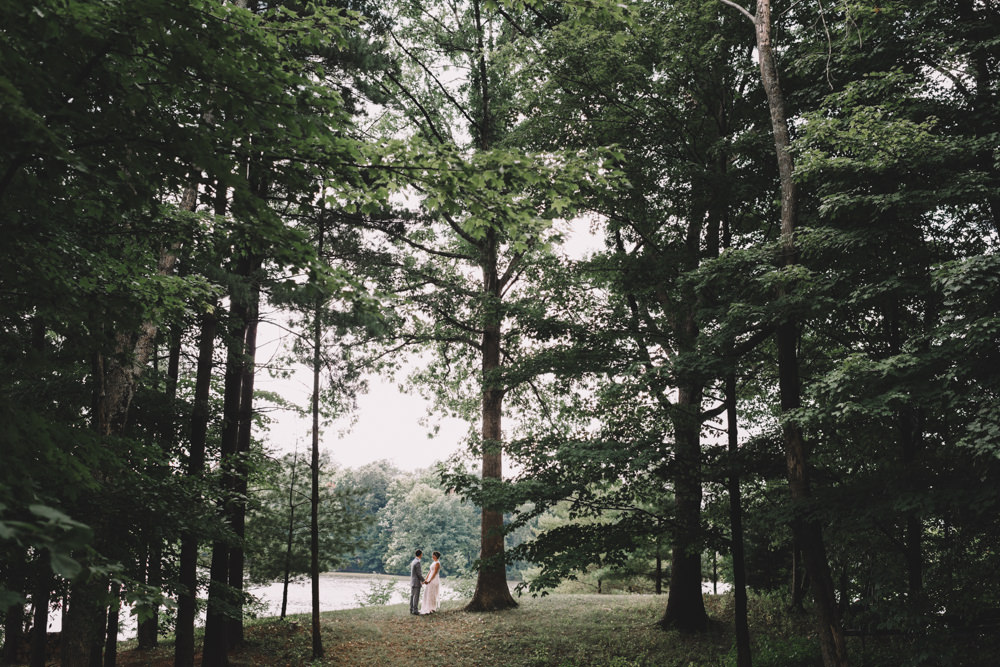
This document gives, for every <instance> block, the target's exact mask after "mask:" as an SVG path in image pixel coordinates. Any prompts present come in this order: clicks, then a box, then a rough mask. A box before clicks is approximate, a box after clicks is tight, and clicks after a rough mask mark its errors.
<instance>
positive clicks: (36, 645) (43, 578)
mask: <svg viewBox="0 0 1000 667" xmlns="http://www.w3.org/2000/svg"><path fill="white" fill-rule="evenodd" d="M36 570H37V575H36V579H35V587H34V591H33V592H32V594H31V602H32V604H33V605H34V607H35V613H34V617H33V619H32V626H33V627H32V629H31V660H30V663H29V664H30V665H31V667H45V653H46V649H47V643H48V642H47V640H48V632H47V630H48V627H49V599H50V596H51V595H52V575H51V574H50V573H49V565H48V563H45V562H44V561H43V559H41V558H39V559H37V560H36Z"/></svg>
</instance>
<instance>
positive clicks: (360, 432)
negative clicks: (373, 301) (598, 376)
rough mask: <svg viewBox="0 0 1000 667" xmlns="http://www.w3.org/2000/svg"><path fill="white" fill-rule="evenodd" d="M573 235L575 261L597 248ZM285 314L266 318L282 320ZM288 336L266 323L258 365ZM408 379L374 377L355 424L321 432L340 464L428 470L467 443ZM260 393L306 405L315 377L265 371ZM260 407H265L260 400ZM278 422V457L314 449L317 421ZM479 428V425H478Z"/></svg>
mask: <svg viewBox="0 0 1000 667" xmlns="http://www.w3.org/2000/svg"><path fill="white" fill-rule="evenodd" d="M561 226H562V227H563V230H564V233H565V234H566V236H567V239H566V242H565V243H564V244H563V246H562V249H563V251H564V252H565V253H566V254H567V255H569V256H571V257H582V256H583V255H585V254H588V253H589V252H591V251H592V250H594V249H595V247H597V244H598V240H597V237H596V236H595V235H594V234H593V233H592V231H591V230H590V229H589V224H588V223H587V222H583V221H575V222H574V223H562V225H561ZM279 316H280V314H279V313H271V314H268V315H266V317H271V318H276V317H279ZM284 335H286V333H285V332H284V331H283V330H282V329H281V328H280V327H277V326H275V325H274V324H269V323H267V322H262V323H261V325H260V328H259V330H258V334H257V341H258V348H257V364H258V367H260V366H261V365H262V364H267V363H268V361H269V360H270V359H271V358H272V357H273V356H274V354H275V352H276V349H277V346H278V345H279V344H280V341H281V339H282V337H283V336H284ZM404 379H405V372H402V373H401V374H400V375H399V377H398V380H393V379H391V378H379V377H370V378H369V380H368V383H369V391H368V393H367V394H364V395H361V396H359V397H358V409H357V411H356V413H355V415H354V420H355V421H354V424H353V426H351V424H350V422H349V420H348V419H344V420H341V421H339V422H336V423H334V424H333V425H332V426H330V427H327V428H326V429H325V430H323V431H322V433H321V448H322V449H323V450H324V451H328V452H329V453H330V455H331V456H332V457H333V459H334V461H336V462H337V463H338V464H339V465H341V466H344V467H348V468H357V467H359V466H362V465H365V464H366V463H371V462H373V461H378V460H380V459H388V460H389V461H391V462H392V463H393V464H394V465H395V466H396V467H398V468H400V469H402V470H416V469H418V468H426V467H429V466H431V465H432V464H433V463H435V462H436V461H443V460H445V459H447V458H448V457H450V456H451V455H452V454H453V453H455V452H456V451H459V450H461V449H463V447H464V445H463V444H462V443H463V442H464V440H465V436H466V434H467V432H468V430H469V425H468V424H467V423H466V422H463V421H461V420H458V419H451V418H442V417H437V416H433V417H430V418H427V411H428V405H429V404H428V402H427V401H426V400H425V399H423V398H421V397H420V396H419V395H417V394H404V393H402V392H400V391H399V389H398V388H397V384H398V383H399V382H401V381H402V380H404ZM254 387H255V389H257V390H266V391H273V392H275V393H278V394H280V395H281V396H283V397H284V398H285V399H286V400H288V401H291V402H293V403H296V404H298V405H301V406H306V405H307V404H308V401H309V396H310V394H311V392H312V375H311V373H310V372H309V370H308V369H307V368H306V367H304V366H303V367H302V368H301V370H299V371H298V372H296V374H295V375H294V376H293V377H292V378H289V379H275V378H272V377H271V376H270V375H269V374H268V373H267V371H266V370H263V369H260V370H259V371H258V373H257V378H256V380H255V384H254ZM255 407H257V408H258V409H260V408H263V407H265V406H264V405H263V404H262V402H260V401H258V405H256V406H255ZM268 415H269V416H270V417H271V418H272V419H273V420H274V423H273V424H272V426H271V430H270V432H269V433H268V434H266V435H264V436H263V437H264V439H265V441H266V446H267V447H268V449H270V450H274V451H277V452H278V453H285V452H288V453H291V452H293V451H295V449H296V446H297V447H298V449H299V451H302V452H306V451H308V449H309V447H310V445H311V443H312V431H311V421H310V420H309V419H308V418H305V419H303V418H300V417H298V415H296V414H295V413H293V412H291V411H284V410H279V411H269V412H268ZM422 421H428V423H429V424H430V425H435V426H437V427H438V432H437V434H436V435H434V437H432V438H428V433H429V432H430V428H428V426H425V425H424V424H422V423H421V422H422ZM477 427H478V425H477Z"/></svg>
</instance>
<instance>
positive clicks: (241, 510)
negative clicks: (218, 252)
mask: <svg viewBox="0 0 1000 667" xmlns="http://www.w3.org/2000/svg"><path fill="white" fill-rule="evenodd" d="M261 263H262V262H261V260H260V259H259V258H256V259H255V260H254V261H253V266H252V268H251V271H250V272H251V277H250V298H249V300H248V302H247V307H246V318H247V321H246V328H245V337H244V345H243V355H242V360H241V361H242V369H241V375H242V377H241V380H240V407H239V412H238V413H237V414H238V420H237V422H238V423H237V426H238V428H237V436H236V475H235V478H234V482H233V483H234V487H235V491H236V493H235V497H236V501H235V503H234V508H233V516H232V528H233V532H234V533H235V534H236V540H237V542H236V544H235V545H233V547H232V548H231V549H230V550H229V586H230V587H231V588H232V590H233V591H235V594H236V597H235V603H236V609H237V612H236V614H234V616H233V618H231V619H229V623H227V627H228V635H229V639H228V642H229V647H230V648H233V647H235V646H239V645H240V644H242V643H243V597H242V595H243V570H244V555H243V539H244V537H245V536H246V513H247V505H246V495H247V476H248V475H249V469H248V467H247V457H248V456H249V454H250V443H251V442H252V440H253V386H254V377H255V374H256V363H257V324H258V322H259V321H260V280H259V276H257V273H258V272H259V271H260V266H261Z"/></svg>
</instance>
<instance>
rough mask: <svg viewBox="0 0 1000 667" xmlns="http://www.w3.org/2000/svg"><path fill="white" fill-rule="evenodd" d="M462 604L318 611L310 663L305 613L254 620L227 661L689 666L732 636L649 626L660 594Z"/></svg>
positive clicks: (719, 630)
mask: <svg viewBox="0 0 1000 667" xmlns="http://www.w3.org/2000/svg"><path fill="white" fill-rule="evenodd" d="M723 600H724V598H721V597H720V598H715V597H712V596H709V597H708V598H707V599H706V604H707V605H708V606H709V614H710V616H712V617H713V619H720V618H722V617H726V616H728V615H729V614H728V613H727V612H728V610H726V609H724V608H723V604H724V603H723ZM463 604H464V603H463V602H444V603H443V604H442V606H441V610H440V611H439V612H438V613H436V614H432V615H429V616H411V615H410V614H409V611H408V607H407V606H406V605H393V606H387V607H367V608H362V609H348V610H344V611H335V612H327V613H324V614H323V615H322V617H321V628H322V637H323V648H324V658H323V660H321V661H317V662H315V663H313V662H312V660H311V656H312V639H311V633H310V619H309V617H308V616H295V617H290V618H289V620H288V621H279V620H277V619H263V620H260V621H255V622H253V623H251V624H248V626H247V629H246V637H247V644H246V646H244V647H243V648H241V649H239V650H238V651H234V652H233V653H232V654H231V655H230V658H231V660H230V664H232V665H310V664H316V665H339V666H344V667H352V666H355V665H357V666H359V667H362V666H363V667H367V666H369V665H371V666H376V665H392V666H393V667H410V666H414V667H415V666H417V665H420V666H421V667H427V666H429V665H433V666H434V667H474V666H484V667H485V666H493V665H510V666H511V667H528V666H535V667H541V666H542V665H552V666H555V667H583V666H589V665H601V666H602V667H607V666H611V667H638V666H640V665H641V666H646V665H656V666H663V667H666V666H670V665H683V666H684V667H692V666H699V665H713V666H715V665H720V664H722V661H723V657H724V656H725V655H726V654H727V653H728V652H729V649H730V647H731V645H732V630H731V628H730V627H729V625H728V624H727V623H723V622H721V621H719V620H715V621H713V623H712V627H711V628H710V630H709V632H707V633H705V634H700V635H687V634H681V633H678V632H674V631H667V632H665V631H663V630H662V629H660V628H659V627H657V625H656V621H657V620H658V619H659V618H660V616H661V615H662V614H663V609H664V607H665V605H666V596H665V595H663V596H654V595H552V596H547V597H543V598H530V597H522V598H520V599H519V606H518V607H517V608H516V609H511V610H507V611H502V612H494V613H468V612H465V611H462V605H463ZM118 657H119V660H118V664H119V665H125V666H137V665H164V664H171V660H170V658H171V657H172V653H171V652H170V650H168V647H167V646H163V647H161V648H159V649H156V650H154V651H143V652H140V651H137V650H134V649H132V650H128V649H127V648H126V646H123V647H122V650H120V651H119V654H118Z"/></svg>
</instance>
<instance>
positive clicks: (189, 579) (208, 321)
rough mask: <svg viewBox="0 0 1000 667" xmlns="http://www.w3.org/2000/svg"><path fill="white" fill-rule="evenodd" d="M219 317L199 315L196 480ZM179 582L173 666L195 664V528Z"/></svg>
mask: <svg viewBox="0 0 1000 667" xmlns="http://www.w3.org/2000/svg"><path fill="white" fill-rule="evenodd" d="M217 328H218V318H217V317H216V315H215V308H214V307H213V308H212V309H210V310H209V312H207V313H205V315H204V316H203V317H202V324H201V336H200V338H199V340H198V366H197V370H196V371H195V386H194V406H193V408H192V412H191V441H190V451H189V453H188V465H187V476H188V477H189V478H190V479H191V480H197V479H200V478H201V477H202V475H203V474H204V472H205V443H206V440H207V435H208V421H209V414H210V408H209V395H210V389H211V384H212V356H213V353H214V351H215V333H216V330H217ZM179 578H180V584H181V589H180V592H179V593H178V595H177V626H176V633H175V643H174V667H194V651H195V641H194V622H195V617H196V615H197V597H198V538H197V537H196V534H195V532H194V531H190V530H189V531H186V532H185V533H184V534H183V536H182V537H181V554H180V575H179Z"/></svg>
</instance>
